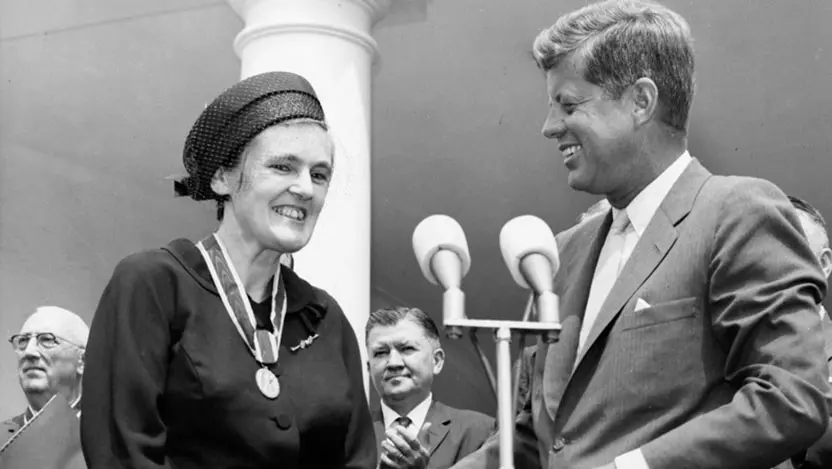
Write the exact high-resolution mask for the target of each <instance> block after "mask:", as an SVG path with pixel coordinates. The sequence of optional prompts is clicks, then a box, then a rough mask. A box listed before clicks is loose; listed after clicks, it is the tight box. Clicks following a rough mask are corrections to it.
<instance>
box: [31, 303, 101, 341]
mask: <svg viewBox="0 0 832 469" xmlns="http://www.w3.org/2000/svg"><path fill="white" fill-rule="evenodd" d="M30 332H51V333H53V334H55V335H57V336H60V337H63V338H64V339H66V340H68V341H70V342H72V343H73V344H75V345H78V346H80V347H86V346H87V338H88V337H89V335H90V328H89V326H87V323H85V322H84V320H83V319H81V317H80V316H78V315H77V314H75V313H73V312H72V311H69V310H66V309H64V308H61V307H58V306H41V307H39V308H38V309H37V310H35V312H34V313H32V314H31V315H30V316H29V318H28V319H26V322H24V323H23V327H22V328H21V329H20V333H21V334H27V333H30Z"/></svg>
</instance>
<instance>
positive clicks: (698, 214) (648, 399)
mask: <svg viewBox="0 0 832 469" xmlns="http://www.w3.org/2000/svg"><path fill="white" fill-rule="evenodd" d="M534 56H535V59H536V61H537V62H538V65H539V66H540V67H541V68H542V69H543V70H544V71H545V74H546V83H547V88H548V94H549V114H548V116H547V118H546V122H545V124H544V128H543V133H544V135H545V136H546V137H547V138H550V139H553V140H554V141H555V144H556V146H557V148H558V150H559V154H558V157H559V158H563V164H564V165H565V166H566V169H567V172H568V177H567V180H568V183H569V185H570V186H571V187H572V188H573V189H576V190H580V191H585V192H589V193H592V194H598V195H604V196H605V197H606V198H607V199H608V200H609V202H610V204H611V205H612V207H613V209H612V210H611V211H610V212H608V213H607V214H606V215H604V216H599V217H595V218H591V219H589V220H587V221H585V222H584V223H581V224H578V225H576V226H574V227H572V228H570V229H569V230H567V231H565V232H562V233H560V234H559V235H558V236H557V239H558V246H559V250H560V252H559V254H560V269H559V271H558V273H557V276H556V278H555V293H557V294H558V295H559V297H560V301H561V304H560V315H561V323H562V330H561V334H560V340H559V341H558V342H557V343H554V344H545V343H541V342H540V341H539V342H538V352H537V355H536V360H535V364H534V374H533V378H532V392H531V399H529V400H527V402H526V405H525V408H524V411H523V412H522V413H521V414H520V415H519V417H518V419H517V425H516V438H515V445H514V447H515V467H517V468H526V467H534V468H538V467H547V468H550V469H559V468H564V469H565V468H569V469H594V468H605V469H609V468H618V469H630V468H636V469H644V468H649V469H681V468H697V469H726V468H731V469H734V468H743V469H753V468H761V469H767V468H770V467H772V466H775V465H776V464H778V463H779V462H780V461H783V460H785V459H788V458H789V457H790V456H791V455H792V454H795V453H796V452H797V451H799V450H801V449H802V448H806V447H808V446H809V445H811V444H812V443H814V442H815V441H816V440H817V439H818V438H819V437H820V436H821V434H822V433H823V431H824V429H825V428H826V424H827V421H828V419H829V417H828V413H829V405H830V398H831V397H832V396H830V394H831V393H830V392H829V391H830V389H829V385H828V384H827V379H828V372H827V370H826V366H825V362H824V360H823V357H822V354H823V340H822V337H821V334H820V324H819V321H820V319H819V317H818V315H817V312H816V311H817V304H818V303H819V302H820V301H821V300H822V299H823V297H824V295H825V293H826V281H825V279H824V278H823V276H822V274H821V270H820V268H819V265H818V261H817V260H816V259H815V258H814V256H813V253H812V251H811V249H810V248H809V245H808V244H807V242H806V240H805V239H804V238H803V234H802V232H801V230H800V222H799V220H798V217H797V213H796V212H795V210H794V209H793V208H792V206H791V204H789V201H788V199H787V198H786V196H785V195H784V194H783V193H782V192H781V191H780V190H779V189H778V188H777V187H775V186H774V185H773V184H771V183H769V182H767V181H763V180H759V179H752V178H744V177H723V176H714V175H712V174H711V173H710V172H708V170H707V169H705V168H704V167H703V166H702V164H701V163H700V162H699V161H698V160H696V159H694V158H692V157H691V155H690V154H689V153H688V151H687V127H688V112H689V109H690V106H691V102H692V98H693V74H694V55H693V47H692V38H691V36H690V31H689V27H688V25H687V23H686V22H685V20H684V19H683V18H682V17H680V16H679V15H678V14H676V13H674V12H672V11H671V10H669V9H667V8H665V7H663V6H660V5H657V4H652V3H646V2H636V1H609V2H603V3H597V4H592V5H589V6H587V7H584V8H582V9H580V10H577V11H575V12H572V13H570V14H568V15H566V16H564V17H562V18H560V19H559V20H558V21H557V22H556V23H555V24H554V25H553V26H552V27H551V28H549V29H547V30H545V31H543V32H542V33H541V34H540V35H539V36H538V37H537V39H536V40H535V43H534ZM717 156H718V155H717ZM498 447H499V445H498V441H497V438H491V439H489V441H488V442H487V443H486V444H485V445H484V447H483V448H482V449H480V450H479V451H477V452H475V453H473V454H472V455H470V456H469V457H468V458H466V459H464V460H463V461H461V462H460V463H458V464H457V465H456V466H455V467H459V468H482V467H489V468H491V467H494V468H496V467H497V461H498V459H497V456H498Z"/></svg>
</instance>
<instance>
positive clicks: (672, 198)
mask: <svg viewBox="0 0 832 469" xmlns="http://www.w3.org/2000/svg"><path fill="white" fill-rule="evenodd" d="M709 176H710V173H709V172H708V171H707V170H706V169H705V168H704V167H703V166H702V165H701V164H700V163H699V162H698V161H697V160H696V159H694V160H693V161H691V163H690V164H689V165H688V167H687V168H686V169H685V171H684V172H683V173H682V175H681V176H680V177H679V179H678V180H677V181H676V183H675V184H674V185H673V187H672V188H671V189H670V192H669V193H668V194H667V196H666V197H665V199H664V201H662V204H661V205H660V206H659V209H658V210H656V213H655V214H654V215H653V218H652V219H651V220H650V223H649V224H648V225H647V228H646V229H645V230H644V233H643V234H642V236H641V238H640V239H639V240H638V243H637V244H636V246H635V249H634V250H633V253H632V255H631V256H630V259H629V260H628V261H627V263H626V264H625V265H624V268H623V269H622V270H621V273H620V274H619V276H618V280H617V281H616V282H615V284H614V285H613V287H612V290H610V293H609V295H608V296H607V299H606V300H605V301H604V304H603V305H602V306H601V310H600V311H599V312H598V317H597V318H596V319H595V323H594V324H593V325H592V329H591V330H590V333H589V336H588V337H587V341H586V345H585V346H584V349H583V350H582V352H581V355H580V356H579V357H578V365H579V366H580V363H581V361H582V360H583V358H584V357H585V356H586V354H587V352H588V351H589V350H590V349H591V348H592V346H593V345H594V343H595V341H596V340H598V337H599V336H600V335H601V334H602V333H603V331H604V330H605V329H606V328H607V326H609V325H610V323H612V322H613V320H614V319H615V318H616V317H617V316H618V314H619V313H620V312H621V310H622V308H623V307H624V304H626V302H627V301H629V300H630V298H631V297H632V296H633V294H634V293H635V292H636V290H637V289H638V288H639V287H640V286H641V285H642V284H643V283H644V282H645V281H646V280H647V279H648V278H649V277H650V274H652V273H653V271H655V270H656V267H658V266H659V264H660V263H661V261H662V260H663V259H664V258H665V256H666V255H667V253H668V251H670V248H671V247H673V245H674V244H675V243H676V238H677V236H678V233H677V230H676V225H677V224H678V223H679V222H681V220H682V219H684V218H685V216H687V214H688V213H690V210H691V208H692V207H693V202H694V201H695V200H696V196H697V195H698V193H699V190H700V189H701V188H702V185H703V184H704V183H705V180H707V178H708V177H709ZM590 282H591V280H590ZM588 291H589V287H587V292H588ZM575 368H577V366H576V367H575Z"/></svg>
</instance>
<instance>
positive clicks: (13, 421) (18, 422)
mask: <svg viewBox="0 0 832 469" xmlns="http://www.w3.org/2000/svg"><path fill="white" fill-rule="evenodd" d="M22 426H23V414H20V415H15V416H14V417H11V418H9V419H7V420H4V421H3V433H2V436H0V438H7V437H9V436H11V434H12V433H14V432H16V431H18V430H20V428H21V427H22Z"/></svg>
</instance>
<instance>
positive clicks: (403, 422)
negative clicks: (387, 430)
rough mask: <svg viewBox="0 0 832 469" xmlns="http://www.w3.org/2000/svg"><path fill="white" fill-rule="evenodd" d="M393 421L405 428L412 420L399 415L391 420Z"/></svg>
mask: <svg viewBox="0 0 832 469" xmlns="http://www.w3.org/2000/svg"><path fill="white" fill-rule="evenodd" d="M393 423H398V424H399V425H401V426H402V427H404V428H407V427H409V426H410V424H411V423H413V420H410V418H408V417H399V418H397V419H396V420H393Z"/></svg>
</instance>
